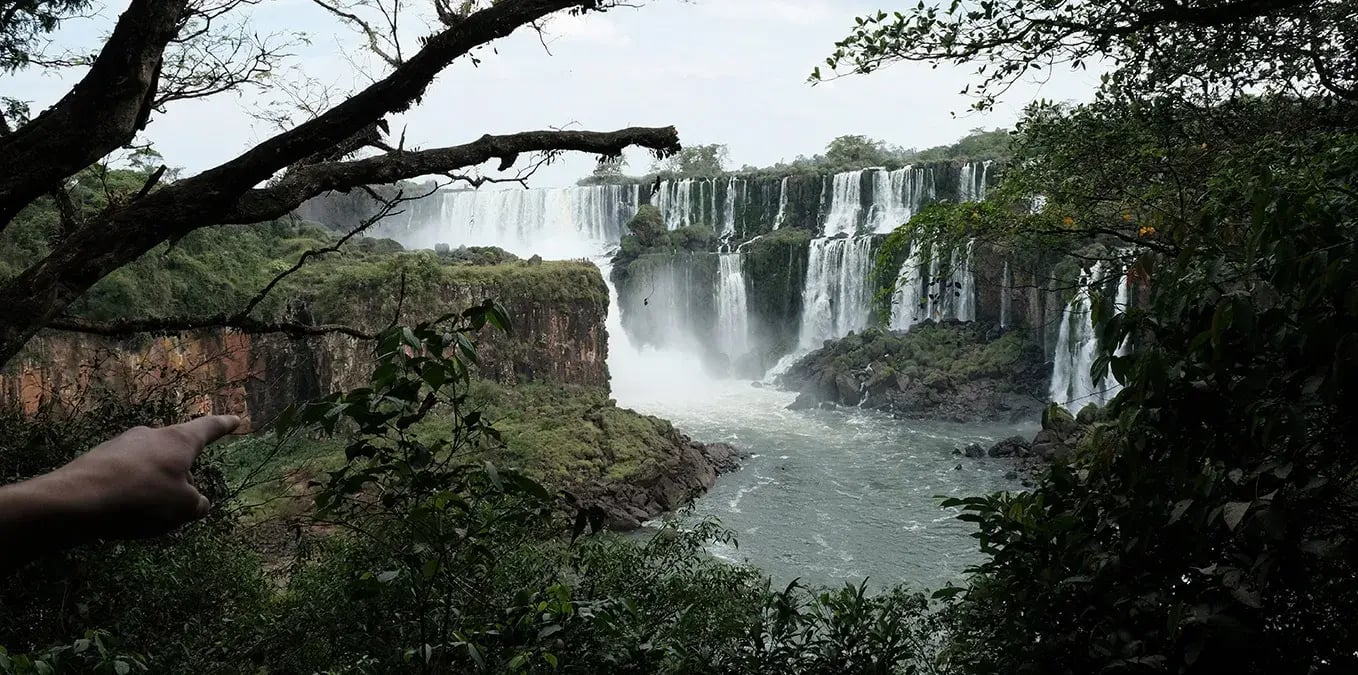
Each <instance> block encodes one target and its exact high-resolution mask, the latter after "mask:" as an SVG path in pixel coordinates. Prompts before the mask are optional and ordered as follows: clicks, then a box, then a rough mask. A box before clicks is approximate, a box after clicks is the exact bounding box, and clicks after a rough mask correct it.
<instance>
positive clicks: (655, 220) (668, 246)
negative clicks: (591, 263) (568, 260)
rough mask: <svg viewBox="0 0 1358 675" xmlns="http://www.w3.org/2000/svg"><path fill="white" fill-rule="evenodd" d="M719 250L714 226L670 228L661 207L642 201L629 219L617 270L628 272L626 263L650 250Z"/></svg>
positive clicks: (616, 260)
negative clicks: (666, 224)
mask: <svg viewBox="0 0 1358 675" xmlns="http://www.w3.org/2000/svg"><path fill="white" fill-rule="evenodd" d="M715 250H717V234H716V233H715V232H713V231H712V228H711V227H707V226H703V225H688V226H685V227H679V228H675V229H674V230H669V229H667V228H666V227H665V220H664V218H662V217H661V215H660V210H659V209H657V208H655V207H654V206H651V205H650V204H643V205H642V206H641V208H640V209H637V213H636V215H635V216H632V219H631V220H629V221H627V225H626V231H625V232H624V233H623V235H622V240H621V242H620V243H619V246H618V252H617V253H616V254H614V256H613V269H614V271H615V273H617V274H621V275H623V276H625V275H626V270H627V266H628V265H630V264H631V263H632V261H634V260H636V259H637V258H639V257H641V256H643V255H646V254H649V253H673V252H678V251H685V252H703V251H715Z"/></svg>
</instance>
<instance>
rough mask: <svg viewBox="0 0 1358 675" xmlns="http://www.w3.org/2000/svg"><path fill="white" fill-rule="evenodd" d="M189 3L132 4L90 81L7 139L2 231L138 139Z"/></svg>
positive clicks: (0, 184) (2, 144)
mask: <svg viewBox="0 0 1358 675" xmlns="http://www.w3.org/2000/svg"><path fill="white" fill-rule="evenodd" d="M187 4H188V0H132V2H131V4H130V5H129V7H128V9H127V11H126V12H123V14H122V16H121V17H119V18H118V23H117V25H116V26H115V27H114V29H113V33H112V35H110V36H109V38H108V41H107V42H106V43H105V44H104V48H103V50H102V51H101V52H100V53H99V56H98V57H97V58H96V59H95V60H94V63H93V64H91V66H90V70H89V72H88V73H86V75H85V77H84V79H82V80H81V81H80V82H79V83H78V84H76V85H75V87H73V88H72V89H71V91H70V92H69V93H67V94H66V96H64V97H63V98H62V99H61V100H60V101H57V103H56V105H54V106H52V107H51V108H49V109H47V110H46V111H45V112H43V113H42V114H41V115H38V116H37V117H36V118H34V119H33V120H32V121H30V122H29V123H28V124H25V125H23V126H22V127H20V128H18V129H17V130H15V131H14V133H11V134H8V135H5V136H3V137H0V157H4V158H5V161H4V165H3V166H4V168H3V169H0V230H3V229H4V227H5V226H6V225H8V224H9V222H10V220H11V219H13V218H14V216H15V214H17V213H18V212H19V211H20V210H22V209H23V208H24V207H25V206H27V205H28V204H29V202H32V201H33V200H34V199H36V198H37V197H38V196H39V195H41V194H43V193H44V192H47V191H48V190H51V189H52V186H53V185H56V184H57V183H59V182H60V181H62V180H63V179H65V178H67V177H69V176H72V175H74V174H75V173H76V172H77V171H79V170H81V169H83V168H85V167H87V166H89V165H90V164H93V163H94V162H95V161H96V160H98V159H99V158H101V157H103V156H105V155H107V154H108V153H109V152H112V151H113V150H115V149H116V148H118V147H120V146H122V145H125V144H126V143H128V142H129V141H131V140H132V138H133V136H134V135H135V134H136V132H137V131H138V129H139V125H141V124H143V123H144V119H145V112H146V110H145V108H146V103H147V102H148V101H149V100H150V99H151V98H152V94H153V92H154V91H155V87H156V74H157V72H158V71H159V67H160V60H161V55H162V54H163V53H164V51H165V46H166V45H167V44H169V42H170V40H171V39H173V38H174V36H175V33H176V32H178V30H179V28H180V19H181V18H182V17H183V14H184V11H185V6H186V5H187Z"/></svg>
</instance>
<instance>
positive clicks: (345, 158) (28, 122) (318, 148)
mask: <svg viewBox="0 0 1358 675" xmlns="http://www.w3.org/2000/svg"><path fill="white" fill-rule="evenodd" d="M126 1H127V7H126V9H125V11H124V12H123V13H122V15H121V16H120V17H119V18H118V20H117V22H116V24H115V25H114V27H113V29H112V31H111V32H110V33H109V34H108V36H107V38H106V39H105V40H104V41H103V44H102V46H101V48H100V49H99V50H98V51H97V53H95V54H93V55H92V56H62V57H56V58H53V57H48V56H46V55H43V54H39V53H35V52H34V51H33V48H34V46H35V45H37V44H41V42H42V40H43V38H44V36H45V34H46V33H49V32H51V31H53V30H55V29H56V28H57V27H58V26H59V23H60V20H61V19H62V18H64V17H68V16H70V15H72V14H73V13H75V12H78V11H80V10H81V9H82V8H83V7H84V6H85V3H82V2H72V1H71V0H35V1H34V2H27V3H18V4H17V5H15V6H14V7H12V8H10V9H8V10H5V11H0V68H3V69H5V70H9V71H13V70H17V69H22V68H26V67H71V68H82V69H84V75H83V77H82V78H81V79H80V80H79V82H77V83H76V84H75V86H73V87H72V88H71V90H70V91H69V92H68V93H67V94H66V95H65V96H64V97H62V98H61V99H60V100H59V101H57V103H56V104H54V105H53V106H52V107H50V108H48V109H47V110H45V111H42V112H41V113H40V114H37V115H36V116H33V117H32V118H31V119H28V115H27V111H26V110H25V107H24V106H23V105H22V104H21V103H19V102H16V101H14V100H12V99H5V101H4V105H3V106H0V113H2V114H0V157H4V158H5V160H4V163H3V166H0V232H3V230H4V229H5V228H7V227H8V226H9V225H10V224H11V223H13V222H14V220H15V216H16V215H18V214H19V212H20V211H22V210H23V209H25V208H26V207H28V206H29V205H30V204H33V203H34V202H35V201H37V200H40V199H52V200H54V201H55V202H56V203H57V205H58V207H59V208H58V210H59V212H60V213H61V216H62V223H61V227H60V228H58V233H57V234H55V235H54V236H53V237H51V239H50V241H47V242H46V246H45V249H46V252H45V254H44V255H41V256H40V257H38V259H37V260H35V261H34V262H33V263H32V264H31V266H29V267H28V268H27V269H26V270H24V271H22V272H21V273H19V274H18V275H16V276H14V277H13V278H10V279H8V280H6V281H5V282H4V283H3V284H2V285H0V307H3V309H0V363H3V362H5V361H7V360H9V359H10V358H12V357H13V356H14V355H15V353H17V352H18V350H19V349H20V348H21V347H22V346H23V345H24V343H25V342H26V341H27V340H28V339H29V338H31V337H32V336H33V335H34V334H35V333H37V331H38V330H40V329H42V328H44V327H48V326H52V327H61V328H67V329H77V330H92V331H95V332H106V333H111V332H116V327H109V326H91V325H89V324H88V322H80V321H76V320H72V319H70V318H69V317H66V316H65V311H66V310H67V308H68V307H69V306H70V305H71V303H72V302H73V301H75V300H76V299H77V298H78V297H80V295H81V294H82V293H84V292H85V291H86V290H87V289H89V288H90V287H91V286H92V285H94V284H95V283H96V282H98V281H99V280H100V279H102V278H103V277H104V276H106V275H107V274H109V273H110V272H112V271H113V270H116V269H118V268H119V267H121V266H123V265H126V264H128V263H129V262H131V261H133V260H135V259H136V258H137V257H139V256H141V255H143V254H144V253H146V252H147V251H149V250H151V249H152V248H153V247H155V246H156V245H158V244H160V243H162V242H165V241H174V240H177V239H178V238H180V237H182V236H184V235H185V234H186V233H188V232H190V231H192V230H195V229H198V228H202V227H208V226H213V225H236V224H248V223H256V222H260V221H266V220H270V219H273V218H278V217H281V216H284V215H286V214H288V213H289V212H291V211H292V210H293V209H294V208H296V207H297V206H298V205H300V204H301V203H302V202H304V201H305V200H307V199H309V198H311V197H313V196H316V195H318V194H321V193H323V192H326V191H330V190H351V189H354V188H362V187H364V186H368V185H373V184H385V183H392V182H395V181H399V180H402V179H409V178H415V177H418V176H424V175H444V176H447V177H449V178H451V179H453V180H463V181H465V182H467V183H470V184H473V185H479V184H481V183H482V182H485V181H486V180H492V179H486V178H475V177H471V176H466V175H462V174H458V173H456V172H458V171H460V170H463V169H466V168H468V167H474V166H477V165H479V164H482V163H484V162H488V161H490V160H493V159H494V160H499V165H498V168H499V170H500V171H507V170H509V169H510V168H512V167H514V166H515V165H516V164H517V163H518V162H519V159H520V156H521V155H528V154H531V153H542V159H541V160H539V161H537V162H535V163H532V164H531V165H529V168H528V170H527V171H528V172H529V173H531V170H532V169H533V168H536V166H540V165H541V164H542V163H544V162H546V161H549V160H550V159H551V158H553V157H554V156H556V154H558V153H560V152H562V151H568V150H573V151H579V152H589V153H595V154H598V155H601V156H606V157H616V156H618V155H620V154H621V153H622V151H623V149H625V148H627V147H629V146H639V147H644V148H647V149H650V150H652V151H653V152H655V153H656V155H657V156H659V157H666V156H668V155H670V154H673V153H674V152H677V151H678V150H679V141H678V134H677V132H676V131H675V130H674V128H672V127H668V128H628V129H621V130H618V131H612V132H591V131H558V130H551V131H529V132H524V133H516V134H509V135H503V136H491V135H486V136H482V137H481V138H479V139H477V140H475V141H472V142H470V143H466V144H463V145H454V146H449V147H440V148H432V149H421V150H410V149H406V148H405V147H404V145H403V142H402V141H401V140H393V141H391V142H388V140H387V139H386V138H385V136H386V132H387V123H386V121H385V116H386V115H388V114H391V113H399V112H402V111H404V110H407V109H408V108H410V107H411V106H412V105H414V104H415V103H417V102H418V101H419V99H420V97H421V96H422V95H423V93H424V91H425V88H426V87H428V86H429V84H430V83H431V82H432V81H433V80H434V78H435V77H437V76H438V74H439V73H441V72H442V71H443V70H444V69H445V68H447V67H448V66H449V65H450V64H452V63H453V62H454V61H456V60H458V59H461V58H470V59H472V60H473V61H474V60H475V59H476V57H475V56H473V53H474V52H475V51H476V50H478V49H482V48H484V47H485V46H486V45H488V44H489V43H491V42H493V41H495V40H497V39H499V38H502V37H505V36H508V35H509V34H511V33H513V32H515V31H516V30H518V29H520V28H523V27H526V26H537V25H539V22H541V21H543V20H545V19H548V18H550V17H551V16H553V15H557V14H562V13H570V14H583V13H587V12H602V11H606V10H608V9H610V8H612V7H614V6H615V5H617V4H619V3H617V2H614V1H613V0H497V1H495V2H491V1H490V0H467V1H464V2H450V1H449V0H432V3H431V4H432V9H433V12H432V15H433V16H432V18H431V20H430V21H429V25H430V26H431V29H430V32H429V34H428V35H427V36H426V37H424V38H422V39H421V40H420V41H419V46H418V49H410V48H409V45H406V44H403V40H402V38H401V35H400V33H398V32H397V31H396V29H395V26H396V25H397V22H396V18H395V17H396V12H398V11H403V8H402V5H401V3H398V2H387V1H386V0H363V1H361V2H358V3H350V5H346V6H345V7H343V8H340V7H337V6H333V5H330V4H328V3H325V2H323V1H322V0H316V4H317V5H318V6H319V7H322V8H324V9H325V10H326V11H328V12H329V13H330V14H331V15H332V16H334V17H337V18H338V19H339V20H340V21H341V22H342V23H344V24H346V25H348V26H349V27H351V28H354V29H356V30H357V31H358V32H359V34H360V35H363V36H364V37H365V39H366V41H367V46H368V48H369V49H370V50H371V51H372V52H373V53H374V54H375V55H377V57H378V60H379V61H380V62H381V63H382V67H383V70H384V72H383V73H381V74H380V75H374V76H373V77H372V79H371V84H370V85H368V86H367V87H366V88H363V89H361V90H360V91H357V92H356V93H353V94H352V95H348V96H346V97H344V98H343V99H342V100H339V101H338V102H331V101H329V100H328V98H329V97H328V96H326V95H324V94H326V93H327V92H321V95H318V96H314V97H312V96H298V97H295V98H299V100H302V99H304V100H305V102H304V103H302V104H299V105H298V106H297V107H299V108H301V109H302V111H303V113H304V114H305V116H306V117H307V119H305V121H301V122H297V123H293V122H292V121H291V119H290V115H287V114H277V115H274V116H273V117H271V118H270V121H273V122H276V123H278V126H279V127H280V128H281V129H282V131H280V132H279V133H278V134H276V135H274V136H273V137H271V138H268V139H266V140H264V141H263V142H261V143H259V144H258V145H256V146H254V147H252V148H250V149H249V150H247V151H245V152H243V153H241V154H240V155H238V156H236V157H234V158H232V159H230V160H228V161H226V162H223V163H221V164H219V165H217V166H215V167H212V168H210V169H208V170H206V171H203V172H201V173H198V174H196V175H193V176H189V177H186V178H183V179H179V180H173V181H171V180H169V179H168V178H167V176H166V175H165V174H166V172H165V169H164V167H163V166H162V167H161V168H160V169H158V170H156V171H154V172H153V173H152V174H151V175H150V177H149V178H148V180H146V182H145V184H144V185H142V186H141V187H140V188H139V189H138V190H136V191H135V192H133V193H130V194H127V195H125V196H124V197H123V198H120V199H117V200H113V201H110V203H108V204H107V205H106V206H105V207H104V208H101V209H98V210H94V211H84V212H82V211H81V210H80V209H77V208H74V207H73V206H72V202H71V199H70V195H69V190H68V189H69V187H70V185H71V184H72V181H73V180H74V178H73V177H75V176H77V175H78V174H79V173H80V172H81V171H82V170H85V169H86V168H87V167H90V166H91V165H93V164H96V163H99V162H101V161H104V160H107V159H108V158H109V157H110V156H111V155H114V154H115V153H118V152H120V151H122V150H125V149H128V148H131V147H133V145H134V141H135V139H136V136H137V134H138V132H140V131H142V130H143V129H145V128H146V126H147V124H149V123H150V122H151V121H153V120H154V119H157V118H159V117H162V116H164V115H166V114H168V112H169V110H170V109H171V108H172V107H173V104H174V103H175V102H177V101H182V100H187V99H196V98H204V97H209V96H214V95H217V94H221V93H224V92H230V91H235V90H239V89H241V88H243V87H256V88H266V89H267V88H270V87H275V86H277V85H273V84H270V83H272V82H274V81H275V80H276V78H274V77H272V75H273V74H274V73H275V71H276V69H277V68H278V67H279V66H280V64H281V63H282V61H283V59H284V58H285V56H286V53H285V51H286V48H287V45H288V44H289V43H288V40H287V38H286V36H283V37H279V36H268V37H263V38H261V37H259V36H257V35H255V34H254V33H253V32H252V31H250V30H249V29H248V24H247V23H246V22H247V20H248V18H249V17H248V16H247V13H248V12H249V10H251V9H252V8H253V7H254V6H255V5H256V4H257V3H255V2H253V1H252V0H126ZM386 26H390V30H383V27H386ZM405 29H406V27H405V26H404V25H403V26H402V30H405ZM291 93H297V92H291ZM365 149H367V152H366V153H365V156H363V157H361V158H355V153H357V152H358V151H360V150H365ZM374 151H375V152H374ZM525 175H526V174H524V173H523V172H521V173H520V175H519V177H518V179H519V180H521V179H522V178H524V177H525ZM246 309H247V310H248V308H246ZM215 322H216V323H218V324H243V325H244V326H245V327H247V328H263V327H262V326H260V325H258V324H257V322H256V323H252V322H250V320H249V317H248V311H247V312H244V313H242V314H237V315H233V316H230V317H217V318H216V320H215ZM203 323H204V322H203V321H202V320H201V319H200V320H197V321H193V320H186V321H180V322H175V321H163V322H157V324H156V325H154V326H151V325H146V326H140V325H139V326H137V327H138V328H157V329H174V328H189V327H196V326H201V325H203ZM273 327H277V326H273ZM289 328H290V329H293V330H298V331H305V330H306V328H305V327H301V326H292V327H289Z"/></svg>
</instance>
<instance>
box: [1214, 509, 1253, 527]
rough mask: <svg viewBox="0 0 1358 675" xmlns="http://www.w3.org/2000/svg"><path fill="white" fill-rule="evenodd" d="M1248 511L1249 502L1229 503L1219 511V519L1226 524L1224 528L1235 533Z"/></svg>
mask: <svg viewBox="0 0 1358 675" xmlns="http://www.w3.org/2000/svg"><path fill="white" fill-rule="evenodd" d="M1249 510H1250V502H1229V503H1227V504H1226V506H1223V507H1222V509H1221V519H1222V520H1223V521H1225V522H1226V527H1228V528H1230V529H1231V531H1235V528H1236V527H1238V526H1239V525H1240V521H1241V520H1242V519H1244V517H1245V513H1246V512H1248V511H1249Z"/></svg>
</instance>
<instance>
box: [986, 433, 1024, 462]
mask: <svg viewBox="0 0 1358 675" xmlns="http://www.w3.org/2000/svg"><path fill="white" fill-rule="evenodd" d="M1031 447H1032V445H1031V444H1030V443H1029V442H1028V441H1026V440H1024V438H1023V437H1022V436H1011V437H1009V438H1006V439H1004V440H1002V441H1000V442H999V443H996V444H995V445H992V446H990V450H989V451H987V452H986V454H987V455H989V456H991V457H1027V456H1028V454H1029V453H1030V450H1031Z"/></svg>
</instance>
